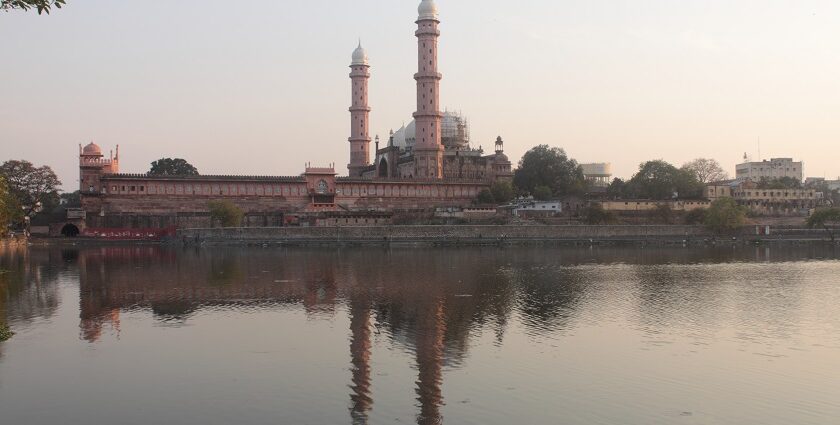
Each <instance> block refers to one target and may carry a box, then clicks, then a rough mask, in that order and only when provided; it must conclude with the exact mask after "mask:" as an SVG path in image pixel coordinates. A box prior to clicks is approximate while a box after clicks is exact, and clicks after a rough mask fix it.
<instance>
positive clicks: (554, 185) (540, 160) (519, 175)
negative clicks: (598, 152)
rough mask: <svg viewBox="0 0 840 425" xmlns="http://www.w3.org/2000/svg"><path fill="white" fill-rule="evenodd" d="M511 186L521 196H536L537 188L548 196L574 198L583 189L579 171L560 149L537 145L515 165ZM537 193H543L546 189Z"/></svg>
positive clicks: (583, 181) (580, 170)
mask: <svg viewBox="0 0 840 425" xmlns="http://www.w3.org/2000/svg"><path fill="white" fill-rule="evenodd" d="M513 184H514V186H516V188H517V189H518V190H519V191H520V192H523V193H530V194H533V195H534V196H536V195H537V192H538V190H537V189H538V188H539V187H544V188H547V190H548V192H550V195H551V196H555V197H559V196H565V195H577V194H581V193H583V192H584V190H585V189H586V181H585V180H584V178H583V170H582V169H581V167H580V165H578V163H577V161H575V160H574V159H571V158H569V157H568V156H567V155H566V152H565V151H564V150H563V149H560V148H552V147H549V146H548V145H539V146H536V147H534V148H532V149H531V150H529V151H528V152H526V153H525V155H524V156H523V157H522V159H521V160H520V161H519V167H518V168H517V169H516V171H515V173H514V176H513ZM539 191H541V192H543V194H544V193H545V191H546V189H540V190H539Z"/></svg>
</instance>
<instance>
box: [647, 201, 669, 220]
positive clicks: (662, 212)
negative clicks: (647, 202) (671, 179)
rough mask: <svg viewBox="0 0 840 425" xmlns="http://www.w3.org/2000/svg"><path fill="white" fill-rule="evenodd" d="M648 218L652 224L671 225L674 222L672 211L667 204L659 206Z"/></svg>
mask: <svg viewBox="0 0 840 425" xmlns="http://www.w3.org/2000/svg"><path fill="white" fill-rule="evenodd" d="M650 218H651V219H652V220H653V222H654V223H659V224H671V223H672V222H673V221H674V210H673V208H671V206H670V205H668V204H660V205H657V206H656V208H654V209H653V211H651V212H650Z"/></svg>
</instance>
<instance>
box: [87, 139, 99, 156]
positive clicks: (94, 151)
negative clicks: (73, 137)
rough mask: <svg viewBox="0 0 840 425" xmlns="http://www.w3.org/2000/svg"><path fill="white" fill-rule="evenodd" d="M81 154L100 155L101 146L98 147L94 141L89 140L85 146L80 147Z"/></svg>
mask: <svg viewBox="0 0 840 425" xmlns="http://www.w3.org/2000/svg"><path fill="white" fill-rule="evenodd" d="M82 155H91V156H92V155H98V156H102V148H100V147H99V145H97V144H96V143H93V142H90V144H88V145H87V146H85V147H84V149H82Z"/></svg>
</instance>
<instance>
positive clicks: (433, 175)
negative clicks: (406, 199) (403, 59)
mask: <svg viewBox="0 0 840 425" xmlns="http://www.w3.org/2000/svg"><path fill="white" fill-rule="evenodd" d="M417 12H418V15H419V16H418V18H417V32H415V35H416V36H417V49H418V55H417V74H414V79H415V80H417V112H415V113H414V120H415V123H416V127H415V134H416V137H415V140H416V141H415V144H414V176H415V177H417V178H421V179H440V178H443V145H442V144H441V121H442V119H443V114H442V113H441V112H440V80H441V78H442V76H441V74H440V73H439V72H438V38H439V37H440V30H438V25H439V24H440V20H438V9H437V5H435V2H434V0H423V1H422V2H421V3H420V7H418V8H417Z"/></svg>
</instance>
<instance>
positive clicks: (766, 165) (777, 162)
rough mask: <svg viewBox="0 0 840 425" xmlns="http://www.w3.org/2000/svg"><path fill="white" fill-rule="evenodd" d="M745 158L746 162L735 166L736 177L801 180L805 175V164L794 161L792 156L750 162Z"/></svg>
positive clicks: (757, 179) (756, 179) (755, 179)
mask: <svg viewBox="0 0 840 425" xmlns="http://www.w3.org/2000/svg"><path fill="white" fill-rule="evenodd" d="M744 160H745V162H744V163H742V164H738V165H736V166H735V177H736V178H737V179H742V180H743V179H750V180H753V181H759V180H761V179H763V178H764V179H779V178H782V177H791V178H794V179H796V180H797V181H800V182H801V181H802V179H803V178H804V175H805V173H804V170H803V168H804V164H803V163H802V162H794V161H793V159H792V158H772V159H770V160H769V161H768V160H764V161H761V162H750V161H747V156H746V155H744Z"/></svg>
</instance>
